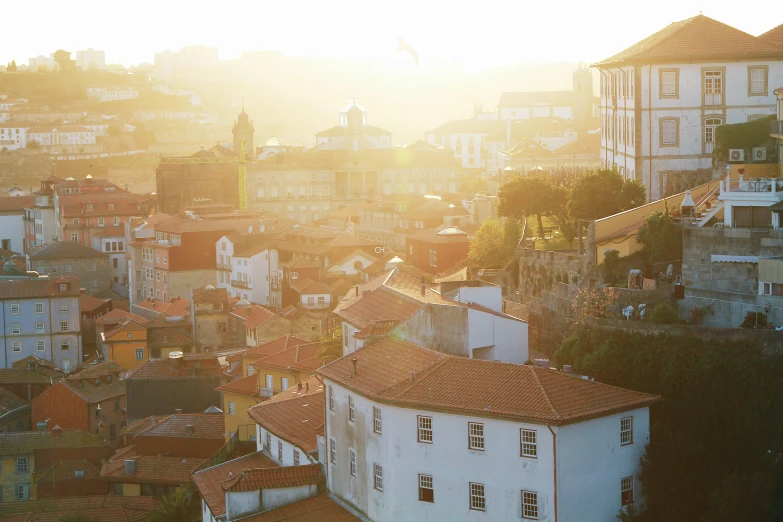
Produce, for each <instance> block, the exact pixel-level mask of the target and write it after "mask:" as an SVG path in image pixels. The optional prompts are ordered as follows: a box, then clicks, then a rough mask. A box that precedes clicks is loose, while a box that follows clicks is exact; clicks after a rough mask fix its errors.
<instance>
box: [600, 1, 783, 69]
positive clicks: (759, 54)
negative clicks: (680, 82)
mask: <svg viewBox="0 0 783 522" xmlns="http://www.w3.org/2000/svg"><path fill="white" fill-rule="evenodd" d="M780 57H783V48H778V47H775V46H773V45H770V44H769V43H766V42H765V41H764V39H759V38H756V37H754V36H752V35H749V34H748V33H745V32H743V31H740V30H739V29H735V28H734V27H731V26H729V25H726V24H724V23H721V22H718V21H717V20H713V19H712V18H708V17H706V16H704V15H701V14H700V15H697V16H694V17H692V18H688V19H686V20H681V21H679V22H674V23H672V24H669V25H668V26H666V27H664V28H663V29H661V30H660V31H658V32H657V33H654V34H652V35H650V36H648V37H647V38H645V39H643V40H641V41H639V42H637V43H635V44H634V45H632V46H631V47H629V48H627V49H625V50H624V51H621V52H619V53H617V54H615V55H614V56H611V57H609V58H607V59H605V60H602V61H601V62H598V63H597V64H595V66H598V67H600V66H612V65H620V64H623V63H630V62H633V63H652V62H669V63H680V62H682V61H685V60H687V61H694V60H700V59H702V60H715V59H721V60H724V59H735V60H743V59H754V58H780Z"/></svg>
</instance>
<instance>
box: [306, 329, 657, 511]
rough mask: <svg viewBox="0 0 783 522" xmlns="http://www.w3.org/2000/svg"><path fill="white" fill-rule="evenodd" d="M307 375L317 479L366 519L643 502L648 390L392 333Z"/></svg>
mask: <svg viewBox="0 0 783 522" xmlns="http://www.w3.org/2000/svg"><path fill="white" fill-rule="evenodd" d="M316 373H317V374H318V375H319V376H320V377H321V378H322V379H323V382H324V386H325V387H326V403H327V404H326V420H325V423H324V438H325V441H326V445H327V446H326V452H327V455H328V464H327V487H328V489H329V491H330V493H331V494H332V495H333V496H335V497H336V498H338V499H340V500H341V501H343V502H345V503H346V504H347V505H348V506H350V507H351V508H353V509H355V510H356V511H358V512H360V513H361V514H362V515H363V516H364V517H366V518H367V519H368V520H372V521H378V522H380V521H396V520H465V521H471V520H493V521H495V520H498V521H501V520H520V519H533V520H547V521H554V520H564V521H565V520H567V521H572V520H585V521H586V520H590V521H593V520H595V521H608V520H614V518H615V516H616V515H617V513H618V511H619V510H620V509H622V508H623V507H624V506H626V505H629V504H630V503H632V502H641V500H642V499H641V492H640V489H639V480H638V474H639V471H640V464H639V459H640V458H641V457H642V455H644V446H645V444H646V443H647V442H649V438H650V432H649V429H650V428H649V405H650V404H651V403H653V402H655V401H656V400H657V397H654V396H651V395H647V394H643V393H637V392H633V391H629V390H623V389H620V388H615V387H612V386H606V385H603V384H599V383H595V382H590V381H588V380H584V379H582V378H579V377H577V376H572V375H568V374H565V373H561V372H558V371H555V370H549V369H544V368H536V367H533V366H525V365H516V364H507V363H497V362H488V361H475V360H470V359H466V358H463V357H453V356H449V355H446V354H442V353H438V352H435V351H432V350H427V349H425V348H420V347H418V346H415V345H413V344H410V343H407V342H403V341H399V340H395V339H385V340H382V341H379V342H376V343H375V344H372V345H370V346H367V347H365V348H363V349H361V350H359V351H357V352H356V353H354V354H353V356H352V357H350V358H349V357H344V358H342V359H340V360H338V361H335V362H334V363H331V364H328V365H326V366H325V367H323V368H321V369H320V370H318V371H317V372H316ZM585 506H589V510H588V511H589V515H587V514H586V513H587V512H586V511H585V509H586V508H585Z"/></svg>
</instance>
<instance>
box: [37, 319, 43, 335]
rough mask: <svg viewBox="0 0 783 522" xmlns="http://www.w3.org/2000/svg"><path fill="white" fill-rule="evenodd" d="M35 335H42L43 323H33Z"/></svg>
mask: <svg viewBox="0 0 783 522" xmlns="http://www.w3.org/2000/svg"><path fill="white" fill-rule="evenodd" d="M35 333H44V322H43V321H37V322H36V323H35Z"/></svg>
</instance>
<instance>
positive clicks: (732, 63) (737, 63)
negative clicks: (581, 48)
mask: <svg viewBox="0 0 783 522" xmlns="http://www.w3.org/2000/svg"><path fill="white" fill-rule="evenodd" d="M781 58H783V47H778V46H775V45H773V44H772V43H768V41H767V40H765V39H762V38H756V37H754V36H752V35H749V34H747V33H744V32H742V31H740V30H738V29H735V28H733V27H730V26H728V25H726V24H723V23H721V22H718V21H716V20H713V19H711V18H708V17H706V16H704V15H697V16H695V17H693V18H688V19H686V20H682V21H679V22H674V23H672V24H670V25H669V26H667V27H665V28H664V29H662V30H660V31H658V32H657V33H655V34H653V35H651V36H649V37H647V38H645V39H644V40H641V41H640V42H637V43H636V44H634V45H632V46H631V47H629V48H628V49H625V50H624V51H622V52H620V53H618V54H616V55H614V56H612V57H610V58H607V59H605V60H602V61H600V62H598V63H596V64H594V65H593V67H596V68H597V69H598V70H599V72H600V75H601V91H600V94H601V160H602V163H603V166H604V167H605V168H613V169H617V170H618V171H619V172H620V174H622V175H623V177H625V178H626V179H636V180H639V181H641V182H642V183H644V185H645V187H646V188H647V197H648V200H649V201H654V200H657V199H660V198H662V197H664V196H665V195H668V194H667V186H668V185H669V182H670V180H669V179H668V178H669V177H670V176H672V177H676V176H681V175H682V174H681V173H683V172H694V171H698V170H700V169H711V168H712V151H713V149H714V147H715V135H716V129H717V128H718V127H719V126H721V125H723V124H731V123H742V122H746V121H750V120H752V119H754V118H762V117H765V116H768V115H771V114H774V113H775V96H774V93H773V90H774V88H775V87H776V86H779V85H781V84H783V64H781V61H780V60H781Z"/></svg>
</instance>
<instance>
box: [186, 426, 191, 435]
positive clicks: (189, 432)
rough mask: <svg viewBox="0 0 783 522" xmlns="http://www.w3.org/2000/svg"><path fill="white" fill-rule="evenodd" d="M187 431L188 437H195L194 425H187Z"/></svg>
mask: <svg viewBox="0 0 783 522" xmlns="http://www.w3.org/2000/svg"><path fill="white" fill-rule="evenodd" d="M185 431H186V432H188V435H193V425H192V424H186V425H185Z"/></svg>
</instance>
